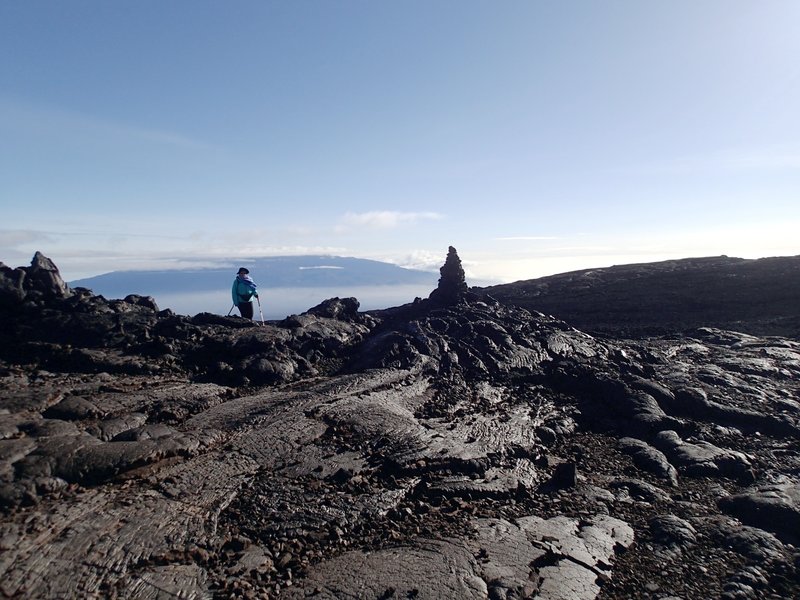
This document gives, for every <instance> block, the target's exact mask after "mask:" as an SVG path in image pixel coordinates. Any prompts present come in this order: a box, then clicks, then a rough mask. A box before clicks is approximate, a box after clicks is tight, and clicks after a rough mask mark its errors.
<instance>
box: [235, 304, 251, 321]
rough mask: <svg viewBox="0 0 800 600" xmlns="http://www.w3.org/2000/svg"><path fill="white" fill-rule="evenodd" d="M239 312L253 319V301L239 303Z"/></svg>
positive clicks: (246, 317)
mask: <svg viewBox="0 0 800 600" xmlns="http://www.w3.org/2000/svg"><path fill="white" fill-rule="evenodd" d="M238 306H239V312H240V313H242V316H243V317H244V318H245V319H252V318H253V303H252V302H241V303H239V305H238Z"/></svg>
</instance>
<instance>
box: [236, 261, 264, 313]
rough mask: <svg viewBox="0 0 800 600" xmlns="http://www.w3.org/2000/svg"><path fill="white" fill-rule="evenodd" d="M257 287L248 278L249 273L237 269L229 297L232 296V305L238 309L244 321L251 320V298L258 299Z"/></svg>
mask: <svg viewBox="0 0 800 600" xmlns="http://www.w3.org/2000/svg"><path fill="white" fill-rule="evenodd" d="M257 287H258V286H257V285H256V283H255V282H254V281H253V280H252V279H251V278H250V271H248V270H247V269H245V268H244V267H242V268H241V269H239V272H238V273H236V279H234V280H233V286H232V287H231V296H233V303H234V304H235V305H236V306H237V307H238V308H239V312H240V313H241V314H242V316H243V317H244V318H245V319H252V318H253V296H255V297H256V298H258V292H257V291H256V288H257Z"/></svg>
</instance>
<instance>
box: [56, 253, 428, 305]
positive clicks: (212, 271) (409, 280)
mask: <svg viewBox="0 0 800 600" xmlns="http://www.w3.org/2000/svg"><path fill="white" fill-rule="evenodd" d="M240 266H246V267H247V268H248V269H249V270H250V272H251V275H252V276H253V278H254V279H255V280H256V282H257V283H259V284H260V285H262V286H264V287H270V288H281V287H334V286H338V287H341V286H352V287H358V286H375V285H404V284H425V285H431V286H433V285H435V284H436V274H435V273H431V272H428V271H419V270H415V269H405V268H403V267H398V266H397V265H393V264H390V263H385V262H381V261H376V260H367V259H362V258H350V257H342V256H275V257H269V258H259V259H256V260H252V261H246V262H243V263H242V264H240V263H235V264H232V265H231V266H230V267H228V268H208V269H182V270H161V271H154V270H150V271H113V272H111V273H106V274H103V275H97V276H95V277H89V278H85V279H78V280H74V281H70V282H69V285H70V286H72V287H84V288H88V289H91V290H92V291H93V292H94V293H95V294H101V295H103V296H105V297H106V298H124V297H125V296H127V295H128V294H139V295H144V296H156V297H158V296H161V295H162V294H165V293H174V292H176V291H181V292H187V293H188V292H204V291H209V290H219V289H227V288H229V287H230V285H231V282H232V281H233V278H234V277H235V276H236V271H237V270H238V268H239V267H240Z"/></svg>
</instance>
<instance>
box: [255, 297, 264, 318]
mask: <svg viewBox="0 0 800 600" xmlns="http://www.w3.org/2000/svg"><path fill="white" fill-rule="evenodd" d="M256 302H258V314H260V315H261V325H264V313H263V312H261V300H259V299H258V296H256Z"/></svg>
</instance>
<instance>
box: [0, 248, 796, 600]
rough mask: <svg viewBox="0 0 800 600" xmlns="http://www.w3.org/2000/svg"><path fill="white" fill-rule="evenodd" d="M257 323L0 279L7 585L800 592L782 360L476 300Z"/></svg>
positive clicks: (16, 272) (450, 282) (157, 589)
mask: <svg viewBox="0 0 800 600" xmlns="http://www.w3.org/2000/svg"><path fill="white" fill-rule="evenodd" d="M451 250H452V255H453V256H452V257H451V256H450V255H448V261H447V263H446V266H447V265H449V266H448V267H447V268H445V267H443V269H442V279H441V280H440V284H439V288H437V291H435V292H434V293H432V295H431V298H429V299H425V300H420V299H418V300H416V301H415V302H414V303H411V304H408V305H405V306H401V307H397V308H394V309H388V310H384V311H373V312H370V313H362V312H359V311H358V302H357V300H355V299H341V298H333V299H330V300H328V301H326V302H323V303H322V304H320V305H319V306H317V307H314V308H312V309H310V310H309V311H307V312H306V313H304V314H302V315H292V316H289V317H287V318H286V319H284V320H282V321H276V322H270V323H269V324H267V325H266V326H264V327H261V326H258V324H257V323H253V322H249V321H244V320H242V319H239V318H234V317H220V316H216V315H211V314H199V315H196V316H194V317H191V318H189V317H181V316H177V315H175V314H172V313H171V311H159V310H158V307H157V306H156V305H155V302H153V301H152V299H149V298H146V297H139V296H129V297H127V298H125V299H124V300H115V301H107V300H105V299H104V298H102V297H101V296H95V295H93V294H92V293H91V291H89V290H86V289H80V288H76V289H70V288H69V287H68V286H67V285H66V284H64V282H63V281H62V280H61V278H60V275H59V274H58V270H57V268H56V267H55V265H53V264H52V262H51V261H50V260H49V259H47V258H46V257H44V256H42V255H40V254H38V253H37V255H36V256H35V257H34V260H33V262H32V264H31V266H30V267H23V268H18V269H11V268H9V267H6V266H5V265H2V264H0V310H2V312H3V315H2V316H3V318H2V321H1V322H0V390H2V403H0V505H1V506H2V511H3V512H2V514H3V518H2V522H1V523H0V593H2V594H4V595H5V596H8V597H30V598H62V597H110V598H114V597H118V598H169V597H175V596H177V597H184V598H216V597H219V598H228V597H244V598H273V597H286V598H306V597H317V598H492V599H495V598H552V599H555V598H586V599H589V598H601V599H602V598H608V599H610V598H654V599H655V598H660V599H666V598H683V599H686V600H688V599H690V598H698V597H709V598H726V599H734V598H789V597H795V596H797V595H798V594H800V584H799V583H798V581H799V580H800V576H799V575H798V569H799V568H800V552H798V550H797V544H798V543H800V454H799V453H798V446H799V445H800V396H799V395H798V391H799V390H798V388H799V387H800V386H799V385H798V376H800V343H798V342H797V341H795V340H792V339H789V338H783V337H759V336H754V335H748V334H744V333H737V332H733V331H727V330H721V329H716V328H710V327H700V328H696V329H694V330H692V331H691V332H689V334H681V335H670V334H666V335H660V336H657V337H642V338H638V339H635V340H634V339H624V338H618V339H617V338H614V339H612V338H605V339H597V338H594V337H592V336H590V335H588V334H586V333H584V332H582V331H580V330H578V329H575V328H573V327H571V326H570V325H569V324H567V323H565V322H563V321H560V320H557V319H555V318H552V317H548V316H545V315H544V314H542V313H538V312H536V311H531V310H526V309H524V308H521V307H519V306H514V305H512V304H509V303H501V302H499V301H497V300H496V299H494V298H492V297H491V296H488V295H486V294H484V293H480V292H479V291H476V290H474V289H473V290H468V289H467V288H466V286H465V285H462V282H463V271H462V270H460V261H458V260H457V255H456V253H455V249H451Z"/></svg>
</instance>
